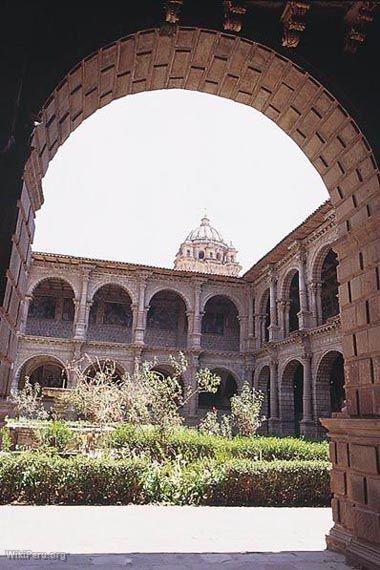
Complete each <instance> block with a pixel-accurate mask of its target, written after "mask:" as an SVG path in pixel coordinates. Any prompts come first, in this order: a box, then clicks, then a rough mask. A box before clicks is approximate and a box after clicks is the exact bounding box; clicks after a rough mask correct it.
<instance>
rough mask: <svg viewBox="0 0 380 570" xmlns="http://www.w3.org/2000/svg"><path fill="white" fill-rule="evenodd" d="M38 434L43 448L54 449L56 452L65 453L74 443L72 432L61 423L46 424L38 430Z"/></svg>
mask: <svg viewBox="0 0 380 570" xmlns="http://www.w3.org/2000/svg"><path fill="white" fill-rule="evenodd" d="M39 434H40V438H41V442H42V445H43V446H44V447H52V448H56V449H57V450H58V451H66V450H67V448H68V447H69V446H70V444H73V443H74V441H75V434H74V432H73V430H72V429H71V428H70V427H69V426H68V425H67V424H66V423H65V422H62V421H53V422H48V423H47V424H46V426H44V427H42V428H40V432H39Z"/></svg>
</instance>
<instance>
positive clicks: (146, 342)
mask: <svg viewBox="0 0 380 570" xmlns="http://www.w3.org/2000/svg"><path fill="white" fill-rule="evenodd" d="M207 222H208V225H207V228H208V234H207V235H206V236H205V235H204V232H203V233H202V235H201V236H200V237H199V232H198V233H197V230H193V232H191V234H190V235H192V236H195V237H194V240H195V241H194V243H195V246H196V245H197V243H198V241H199V242H202V244H203V247H204V249H205V251H210V250H211V251H212V248H213V246H214V244H217V243H220V240H222V238H221V237H220V233H219V232H217V231H216V230H215V229H214V228H212V227H211V225H209V220H207ZM200 228H202V229H203V230H204V220H202V222H201V226H200ZM336 238H337V228H336V224H335V216H334V212H333V209H332V207H331V205H330V203H329V202H326V203H325V204H323V205H322V206H321V207H320V208H318V210H316V212H314V214H313V215H312V216H311V217H310V218H308V220H307V222H305V223H303V224H301V225H300V226H299V227H298V228H296V230H294V231H293V232H292V233H291V234H289V236H286V238H285V241H286V242H288V244H289V245H288V247H287V248H286V255H284V254H283V253H282V250H280V245H279V246H277V247H276V248H274V249H273V250H272V251H271V252H270V253H269V254H268V255H266V256H265V257H264V258H262V259H261V260H260V261H259V263H258V264H257V265H256V266H253V267H252V269H250V271H249V272H248V273H246V274H245V275H244V276H243V277H238V276H230V275H228V274H227V275H226V274H225V273H224V272H223V271H224V267H223V262H221V263H220V267H221V270H220V272H218V267H217V269H216V271H217V272H215V273H210V272H206V271H205V272H203V273H202V272H199V271H198V272H194V271H185V270H178V269H173V270H170V269H156V268H148V267H146V266H136V265H129V264H127V263H118V262H109V261H95V260H85V259H80V258H72V257H68V256H57V255H52V254H43V253H35V254H34V255H33V262H32V266H31V271H30V276H29V283H28V295H27V301H26V302H25V305H24V314H23V319H22V323H21V328H20V343H19V351H18V358H17V363H16V369H17V370H18V371H19V372H18V373H17V374H16V375H15V377H14V383H17V382H22V381H23V378H22V375H23V374H24V363H25V362H29V361H30V360H31V359H33V358H38V357H40V355H41V353H43V354H47V355H49V356H48V357H49V358H56V359H58V360H59V361H60V362H62V363H69V362H70V361H71V360H72V359H73V358H77V357H78V356H80V355H82V354H87V355H89V356H90V357H99V358H110V359H113V360H115V361H116V362H117V363H118V366H119V367H120V370H126V371H130V372H131V371H132V370H133V369H134V367H135V366H136V363H137V362H138V361H140V360H141V359H145V360H152V359H156V360H157V362H158V366H159V367H161V368H159V369H160V370H168V368H167V367H168V360H169V355H170V354H175V353H176V352H178V351H180V350H182V351H184V352H185V353H186V354H187V356H188V359H189V361H190V368H189V372H188V374H187V376H186V377H185V378H183V382H184V384H185V385H186V382H187V381H188V380H189V378H190V376H191V374H192V372H193V371H194V370H195V369H196V368H199V367H206V366H207V367H208V368H210V369H212V370H219V371H220V376H221V378H222V383H221V386H220V390H218V392H217V394H215V395H213V396H211V395H206V394H203V395H201V396H200V398H199V400H196V399H195V400H194V401H193V402H190V403H189V405H188V406H187V408H186V410H185V414H186V415H187V416H188V421H189V422H192V423H193V422H196V421H197V420H198V419H199V417H201V416H202V415H203V414H204V413H205V410H207V409H210V408H211V407H216V408H220V409H228V407H229V398H230V397H231V395H232V394H234V393H235V392H236V391H237V390H238V389H239V386H241V384H242V382H244V381H249V382H250V383H251V384H252V385H254V386H255V387H256V388H259V389H260V390H262V391H263V392H264V394H265V402H264V408H265V410H264V414H265V417H266V418H267V419H266V422H265V425H264V427H263V430H264V431H266V432H268V433H279V434H297V435H298V434H304V435H308V436H314V437H319V436H322V435H324V434H325V431H324V428H323V427H322V426H321V424H320V422H319V418H320V417H331V415H332V413H333V412H336V411H340V409H341V408H342V407H343V405H344V398H343V396H342V383H343V360H342V358H341V357H340V359H339V358H335V357H336V356H337V355H341V354H342V337H341V332H340V316H339V304H338V281H337V272H336V266H337V263H336V254H335V253H334V250H333V247H334V243H335V242H336ZM187 239H188V240H189V239H190V238H187ZM187 243H189V241H188V242H187ZM282 243H283V242H281V244H282ZM195 246H194V247H195ZM176 260H177V261H178V255H177V258H176ZM228 262H229V261H228ZM204 263H205V264H207V259H205V260H204ZM198 264H200V261H199V260H198ZM199 267H201V266H199ZM207 267H208V266H207ZM331 355H335V356H334V358H333V359H332V356H331ZM41 370H42V369H41ZM40 374H44V373H43V371H41V372H40ZM45 376H46V375H45ZM46 381H48V376H46ZM51 382H52V384H54V385H55V383H56V378H55V377H54V378H52V380H51ZM69 383H70V379H69Z"/></svg>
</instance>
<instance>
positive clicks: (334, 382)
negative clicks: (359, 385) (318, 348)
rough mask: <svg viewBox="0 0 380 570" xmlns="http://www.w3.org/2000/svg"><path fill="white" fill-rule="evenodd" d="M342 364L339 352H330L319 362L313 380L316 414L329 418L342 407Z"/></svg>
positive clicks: (341, 356) (319, 416)
mask: <svg viewBox="0 0 380 570" xmlns="http://www.w3.org/2000/svg"><path fill="white" fill-rule="evenodd" d="M344 398H345V396H344V362H343V355H342V353H341V352H340V351H337V350H330V351H329V352H327V353H326V354H324V355H323V356H322V358H321V360H320V361H319V364H318V368H317V375H316V379H315V400H316V413H317V417H318V418H329V417H331V415H332V414H333V413H337V412H340V411H341V410H342V408H343V407H344Z"/></svg>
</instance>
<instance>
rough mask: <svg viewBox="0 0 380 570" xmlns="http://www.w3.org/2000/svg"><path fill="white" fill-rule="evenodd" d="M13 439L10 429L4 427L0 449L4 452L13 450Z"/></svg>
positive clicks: (0, 430)
mask: <svg viewBox="0 0 380 570" xmlns="http://www.w3.org/2000/svg"><path fill="white" fill-rule="evenodd" d="M12 445H13V442H12V437H11V432H10V429H9V428H8V427H7V426H3V427H2V428H1V429H0V449H1V450H2V451H10V450H11V449H12Z"/></svg>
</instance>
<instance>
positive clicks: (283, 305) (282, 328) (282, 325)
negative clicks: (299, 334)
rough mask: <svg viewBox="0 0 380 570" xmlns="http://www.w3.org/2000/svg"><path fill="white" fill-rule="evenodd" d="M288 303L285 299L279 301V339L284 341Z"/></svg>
mask: <svg viewBox="0 0 380 570" xmlns="http://www.w3.org/2000/svg"><path fill="white" fill-rule="evenodd" d="M285 309H286V301H284V300H283V299H278V300H277V310H278V337H279V338H280V339H283V338H285V337H286V319H285Z"/></svg>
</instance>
